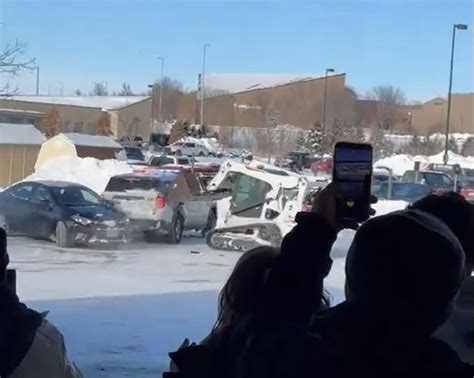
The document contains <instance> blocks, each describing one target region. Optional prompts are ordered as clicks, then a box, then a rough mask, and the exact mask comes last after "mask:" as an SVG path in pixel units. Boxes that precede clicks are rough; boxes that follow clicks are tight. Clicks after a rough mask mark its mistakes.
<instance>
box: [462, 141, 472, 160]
mask: <svg viewBox="0 0 474 378" xmlns="http://www.w3.org/2000/svg"><path fill="white" fill-rule="evenodd" d="M461 154H462V156H474V137H469V138H467V139H466V141H465V142H464V144H463V146H462V149H461Z"/></svg>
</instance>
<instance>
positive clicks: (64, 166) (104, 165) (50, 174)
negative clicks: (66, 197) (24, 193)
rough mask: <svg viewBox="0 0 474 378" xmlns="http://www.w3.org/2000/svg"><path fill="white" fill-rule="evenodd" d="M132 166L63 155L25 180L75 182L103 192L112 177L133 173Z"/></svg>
mask: <svg viewBox="0 0 474 378" xmlns="http://www.w3.org/2000/svg"><path fill="white" fill-rule="evenodd" d="M132 171H133V169H132V167H131V166H130V165H128V164H127V163H125V162H122V161H118V160H114V159H110V160H98V159H94V158H90V157H87V158H78V157H73V156H62V157H58V158H56V159H53V160H50V161H48V162H47V163H46V164H44V165H43V166H42V167H41V168H40V169H39V170H38V171H37V172H35V173H33V174H32V175H30V176H28V177H27V178H26V179H25V180H33V181H38V180H55V181H69V182H75V183H78V184H81V185H84V186H87V187H88V188H90V189H92V190H93V191H95V192H96V193H99V194H100V193H102V192H103V191H104V189H105V187H106V185H107V183H108V182H109V179H110V177H112V176H115V175H120V174H125V173H131V172H132Z"/></svg>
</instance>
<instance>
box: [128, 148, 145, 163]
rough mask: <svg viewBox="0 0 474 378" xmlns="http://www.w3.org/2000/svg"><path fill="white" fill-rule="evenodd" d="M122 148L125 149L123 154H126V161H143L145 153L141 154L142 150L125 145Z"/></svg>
mask: <svg viewBox="0 0 474 378" xmlns="http://www.w3.org/2000/svg"><path fill="white" fill-rule="evenodd" d="M123 149H124V151H125V154H126V155H127V161H128V162H130V163H135V162H138V163H139V162H144V161H145V155H143V152H142V150H141V149H140V148H139V147H131V146H125V147H124V148H123Z"/></svg>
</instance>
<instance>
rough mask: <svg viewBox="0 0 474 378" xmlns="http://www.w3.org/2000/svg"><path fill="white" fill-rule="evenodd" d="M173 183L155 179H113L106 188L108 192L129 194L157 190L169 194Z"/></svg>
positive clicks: (131, 177) (128, 177) (132, 177)
mask: <svg viewBox="0 0 474 378" xmlns="http://www.w3.org/2000/svg"><path fill="white" fill-rule="evenodd" d="M171 183H172V181H171V180H169V179H167V180H165V179H160V178H155V177H134V176H127V177H112V178H111V179H110V181H109V183H108V184H107V187H106V188H105V191H106V192H127V191H130V190H144V191H148V190H155V191H157V192H159V193H161V194H167V193H168V190H169V188H170V186H171Z"/></svg>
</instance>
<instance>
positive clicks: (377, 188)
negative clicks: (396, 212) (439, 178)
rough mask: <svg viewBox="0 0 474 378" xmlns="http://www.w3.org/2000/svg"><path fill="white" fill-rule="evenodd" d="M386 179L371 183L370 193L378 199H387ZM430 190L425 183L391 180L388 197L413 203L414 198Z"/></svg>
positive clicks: (428, 192)
mask: <svg viewBox="0 0 474 378" xmlns="http://www.w3.org/2000/svg"><path fill="white" fill-rule="evenodd" d="M388 187H389V185H388V181H381V182H378V183H375V184H373V185H372V194H373V195H375V196H376V197H377V198H378V199H389V195H388V194H389V193H388ZM430 192H431V190H430V188H429V187H428V186H427V185H423V184H416V183H412V182H399V181H395V182H392V191H391V195H390V199H392V200H401V201H407V202H409V203H413V202H415V201H416V200H418V199H420V198H422V197H424V196H426V195H428V194H430Z"/></svg>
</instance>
